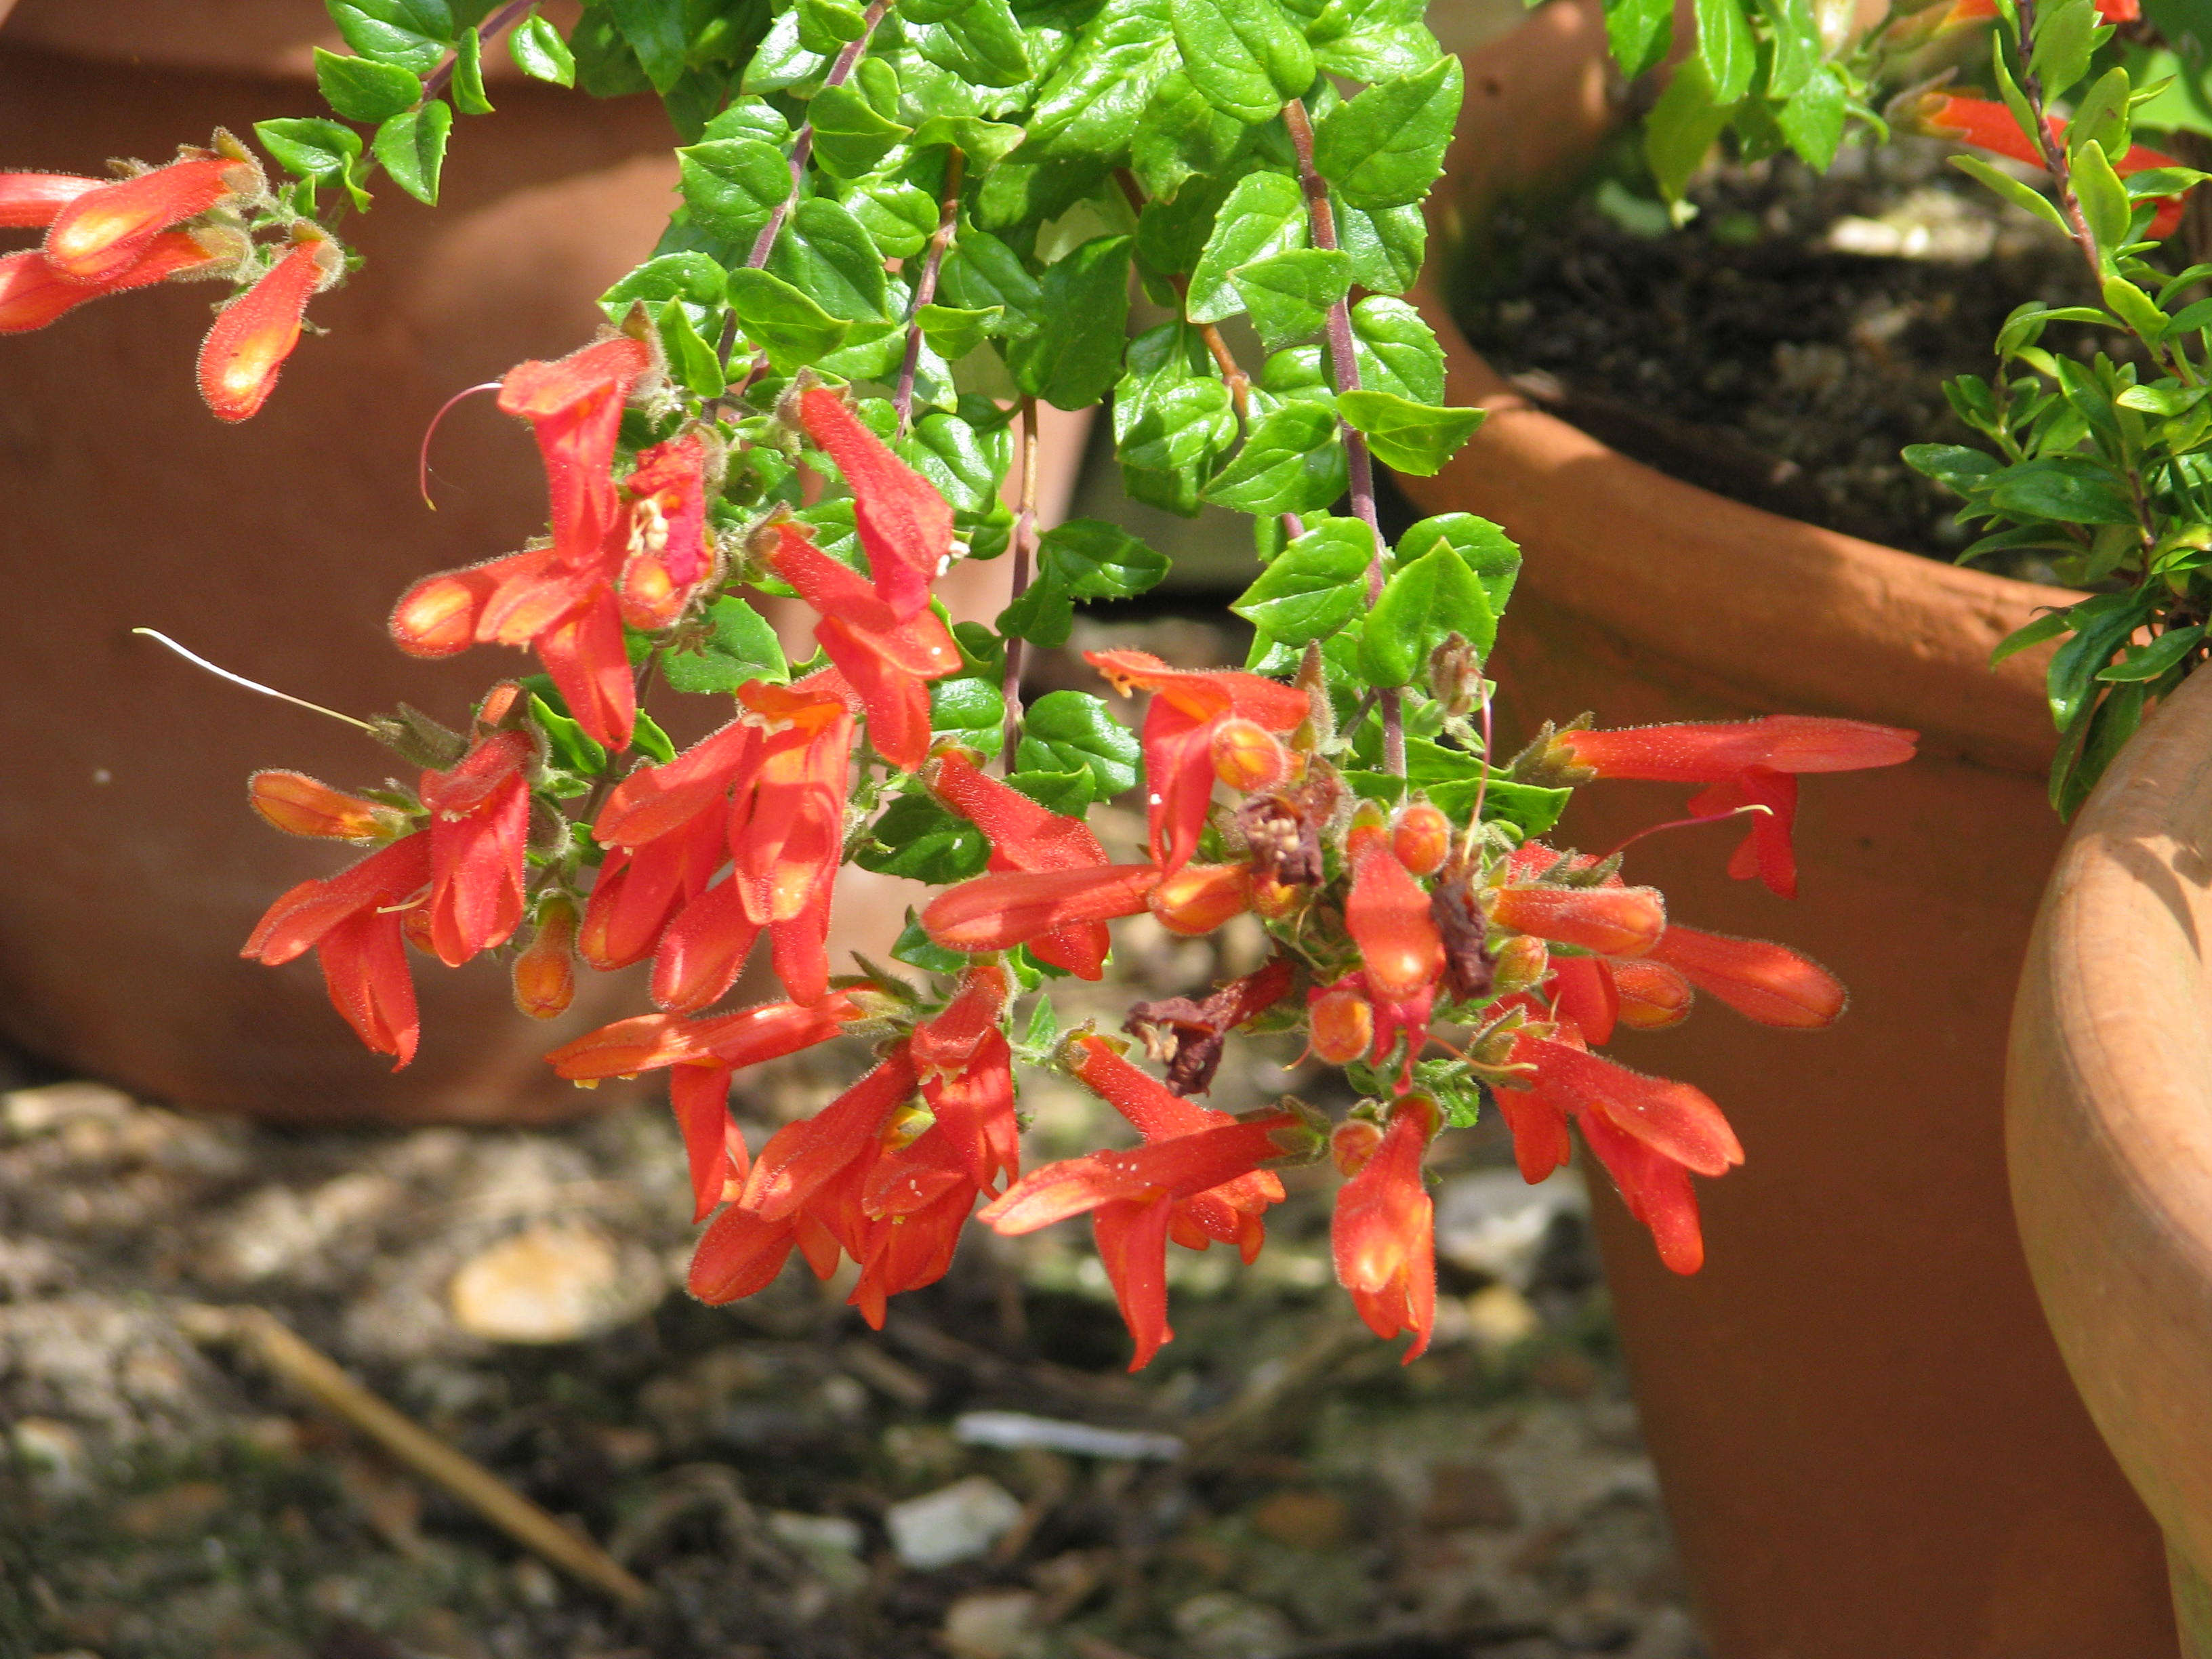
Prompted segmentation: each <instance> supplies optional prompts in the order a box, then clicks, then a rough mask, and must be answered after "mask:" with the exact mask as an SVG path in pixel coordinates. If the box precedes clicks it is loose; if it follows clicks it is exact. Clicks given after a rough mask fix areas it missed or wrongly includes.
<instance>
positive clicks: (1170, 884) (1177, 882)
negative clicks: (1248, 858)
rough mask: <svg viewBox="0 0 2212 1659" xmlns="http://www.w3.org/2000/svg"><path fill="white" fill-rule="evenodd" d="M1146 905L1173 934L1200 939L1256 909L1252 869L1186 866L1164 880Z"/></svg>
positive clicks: (1147, 898)
mask: <svg viewBox="0 0 2212 1659" xmlns="http://www.w3.org/2000/svg"><path fill="white" fill-rule="evenodd" d="M1145 904H1146V908H1149V909H1150V910H1151V911H1152V915H1155V916H1157V917H1158V919H1159V923H1160V926H1161V927H1164V928H1166V929H1167V930H1168V932H1170V933H1181V934H1182V935H1183V936H1184V937H1185V938H1187V939H1196V938H1199V937H1200V936H1202V935H1204V934H1206V933H1212V931H1213V930H1214V929H1215V928H1217V927H1220V926H1221V925H1222V924H1223V923H1224V922H1225V921H1228V920H1229V919H1230V918H1231V916H1241V915H1243V914H1244V913H1245V912H1246V911H1247V910H1249V909H1250V908H1252V867H1251V866H1249V865H1248V864H1186V865H1184V866H1182V868H1181V869H1179V870H1176V871H1175V872H1173V873H1171V874H1170V875H1167V876H1164V877H1163V878H1161V879H1160V882H1159V884H1158V886H1156V887H1154V888H1153V889H1152V891H1151V892H1150V893H1149V894H1147V895H1146V898H1145Z"/></svg>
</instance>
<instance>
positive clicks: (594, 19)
mask: <svg viewBox="0 0 2212 1659" xmlns="http://www.w3.org/2000/svg"><path fill="white" fill-rule="evenodd" d="M568 48H569V50H570V51H571V52H574V53H575V55H576V84H577V85H578V86H580V87H581V88H583V89H584V90H585V91H586V92H587V93H589V94H592V97H594V98H627V97H628V96H629V94H632V93H634V92H648V91H651V90H652V89H653V82H652V81H651V79H649V78H648V77H647V75H646V72H645V66H644V65H643V64H641V63H639V62H638V61H637V54H636V53H635V52H633V51H631V50H630V44H629V41H628V40H624V39H623V33H622V31H621V30H620V29H618V28H617V27H615V21H614V19H613V17H612V16H611V15H609V14H608V12H607V11H606V9H605V8H604V7H599V6H594V7H592V8H590V9H587V10H586V12H585V13H584V15H582V16H581V17H580V18H579V19H578V20H577V21H576V26H575V27H574V29H572V30H571V31H570V32H569V35H568Z"/></svg>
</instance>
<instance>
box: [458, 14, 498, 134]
mask: <svg viewBox="0 0 2212 1659" xmlns="http://www.w3.org/2000/svg"><path fill="white" fill-rule="evenodd" d="M453 107H454V108H455V109H457V110H459V111H460V112H461V113H462V114H464V115H489V114H490V113H492V107H491V100H490V99H489V98H487V97H485V96H484V83H483V39H482V38H481V37H480V36H479V35H478V34H477V32H476V30H474V29H473V28H471V29H465V30H463V31H462V33H461V40H460V45H459V46H458V47H456V48H455V49H454V54H453Z"/></svg>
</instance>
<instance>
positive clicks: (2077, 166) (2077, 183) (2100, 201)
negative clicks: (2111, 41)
mask: <svg viewBox="0 0 2212 1659" xmlns="http://www.w3.org/2000/svg"><path fill="white" fill-rule="evenodd" d="M2084 3H2085V4H2086V3H2087V0H2084ZM2074 194H2075V199H2076V200H2078V201H2079V202H2080V203H2081V217H2082V220H2083V222H2085V223H2087V225H2088V227H2089V234H2090V235H2091V236H2092V237H2093V238H2094V239H2095V240H2096V244H2097V251H2098V252H2100V253H2102V254H2103V255H2105V257H2106V258H2112V255H2114V254H2115V253H2117V252H2119V250H2120V249H2121V248H2123V247H2124V246H2127V240H2128V224H2129V222H2130V220H2131V219H2132V218H2133V217H2134V216H2135V204H2133V203H2132V202H2130V201H2129V200H2128V192H2127V187H2126V186H2125V185H2122V184H2121V183H2120V176H2119V174H2118V173H2114V172H2113V171H2112V163H2111V162H2110V161H2106V159H2105V152H2104V151H2103V150H2101V149H2098V148H2097V147H2096V146H2095V145H2093V144H2092V145H2089V146H2087V148H2085V149H2083V150H2082V152H2081V154H2080V155H2077V156H2075V158H2074Z"/></svg>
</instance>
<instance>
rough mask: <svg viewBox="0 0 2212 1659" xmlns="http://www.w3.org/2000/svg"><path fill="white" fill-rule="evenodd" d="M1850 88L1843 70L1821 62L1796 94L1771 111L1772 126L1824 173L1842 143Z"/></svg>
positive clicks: (1803, 158)
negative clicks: (1811, 76) (1774, 110)
mask: <svg viewBox="0 0 2212 1659" xmlns="http://www.w3.org/2000/svg"><path fill="white" fill-rule="evenodd" d="M1850 106H1851V95H1850V87H1849V85H1848V84H1847V83H1846V82H1845V81H1844V72H1843V71H1842V70H1839V69H1838V68H1837V67H1836V66H1835V65H1834V64H1821V65H1820V69H1819V70H1817V71H1816V72H1815V73H1814V76H1813V78H1812V79H1811V80H1810V81H1808V82H1806V83H1805V86H1804V88H1803V89H1802V91H1800V92H1799V93H1798V94H1797V95H1796V97H1794V98H1792V99H1790V101H1789V102H1788V103H1786V104H1784V105H1783V106H1782V107H1781V108H1780V109H1779V110H1778V111H1776V112H1775V116H1774V125H1776V126H1777V127H1778V129H1780V131H1781V133H1782V136H1783V137H1784V138H1785V139H1786V140H1788V141H1789V144H1790V149H1793V150H1795V151H1796V153H1797V155H1798V156H1799V157H1800V159H1802V161H1804V163H1805V165H1806V166H1808V167H1811V168H1813V169H1814V171H1815V172H1819V173H1826V171H1827V170H1828V164H1829V163H1830V162H1832V161H1834V160H1835V159H1836V151H1837V149H1838V148H1839V147H1840V146H1841V145H1842V143H1843V142H1844V121H1845V120H1846V119H1847V118H1849V116H1850Z"/></svg>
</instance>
